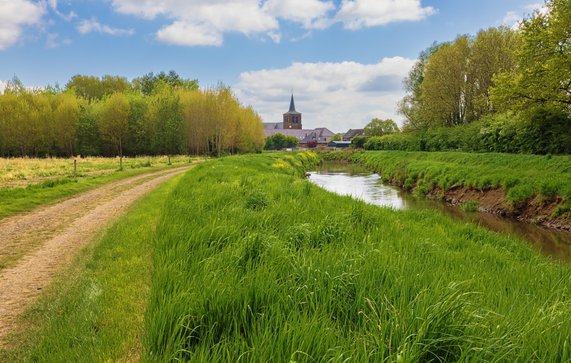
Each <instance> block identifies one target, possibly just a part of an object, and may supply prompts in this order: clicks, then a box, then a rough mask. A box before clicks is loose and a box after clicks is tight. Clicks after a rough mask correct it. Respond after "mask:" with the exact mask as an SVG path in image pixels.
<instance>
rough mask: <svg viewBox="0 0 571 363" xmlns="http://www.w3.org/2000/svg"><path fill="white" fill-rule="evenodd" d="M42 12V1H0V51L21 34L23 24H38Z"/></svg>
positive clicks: (10, 44) (43, 7) (43, 6)
mask: <svg viewBox="0 0 571 363" xmlns="http://www.w3.org/2000/svg"><path fill="white" fill-rule="evenodd" d="M44 13H45V5H44V3H37V2H32V1H29V0H10V1H0V51H1V50H4V49H6V48H8V47H10V46H12V45H14V44H15V43H16V42H17V41H18V40H19V39H20V37H21V36H22V30H23V28H24V27H25V26H29V25H38V24H39V23H40V22H41V20H42V16H43V15H44Z"/></svg>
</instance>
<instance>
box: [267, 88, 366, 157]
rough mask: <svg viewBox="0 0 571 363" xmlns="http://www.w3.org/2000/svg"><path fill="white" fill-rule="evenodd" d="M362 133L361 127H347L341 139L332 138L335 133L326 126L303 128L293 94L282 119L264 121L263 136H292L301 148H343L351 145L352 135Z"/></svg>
mask: <svg viewBox="0 0 571 363" xmlns="http://www.w3.org/2000/svg"><path fill="white" fill-rule="evenodd" d="M363 133H364V130H363V129H349V130H348V131H347V132H345V133H344V134H341V140H333V139H334V136H335V135H336V133H334V132H332V131H331V130H329V129H328V128H326V127H317V128H315V129H304V128H303V126H302V117H301V113H300V112H297V111H296V109H295V101H294V99H293V94H292V95H291V100H290V103H289V111H288V112H286V113H284V114H283V121H282V122H265V123H264V138H267V137H269V136H272V135H275V134H282V135H285V136H293V137H295V138H296V139H298V141H299V144H298V146H299V147H302V148H314V147H320V148H345V147H349V146H350V145H351V140H352V139H353V138H354V137H356V136H361V135H363Z"/></svg>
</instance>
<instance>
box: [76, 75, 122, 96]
mask: <svg viewBox="0 0 571 363" xmlns="http://www.w3.org/2000/svg"><path fill="white" fill-rule="evenodd" d="M65 88H66V90H71V89H73V90H74V91H75V93H76V94H77V95H78V96H79V97H81V98H84V99H86V100H88V101H92V100H101V99H102V98H103V97H105V96H109V95H111V94H113V93H115V92H127V91H129V90H130V89H131V83H130V82H129V81H128V80H127V79H126V78H124V77H119V76H110V75H106V76H103V77H102V78H99V77H96V76H83V75H79V74H78V75H75V76H73V77H72V78H71V80H70V81H69V82H68V83H67V84H66V86H65Z"/></svg>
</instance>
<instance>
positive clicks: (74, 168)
mask: <svg viewBox="0 0 571 363" xmlns="http://www.w3.org/2000/svg"><path fill="white" fill-rule="evenodd" d="M73 177H74V178H77V159H73Z"/></svg>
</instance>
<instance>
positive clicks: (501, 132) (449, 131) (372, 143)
mask: <svg viewBox="0 0 571 363" xmlns="http://www.w3.org/2000/svg"><path fill="white" fill-rule="evenodd" d="M363 147H364V148H365V149H367V150H403V151H467V152H500V153H526V154H569V153H571V119H570V118H569V116H567V115H566V114H565V113H564V112H562V111H561V110H557V109H552V108H547V107H544V108H536V109H533V110H531V111H528V112H527V113H525V114H524V113H521V114H514V113H512V112H506V113H501V114H496V115H492V116H486V117H484V118H482V119H481V120H479V121H476V122H473V123H470V124H464V125H458V126H454V127H437V128H430V129H426V130H418V131H414V132H409V133H395V134H390V135H385V136H380V137H371V138H369V139H368V140H366V142H364V143H363Z"/></svg>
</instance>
